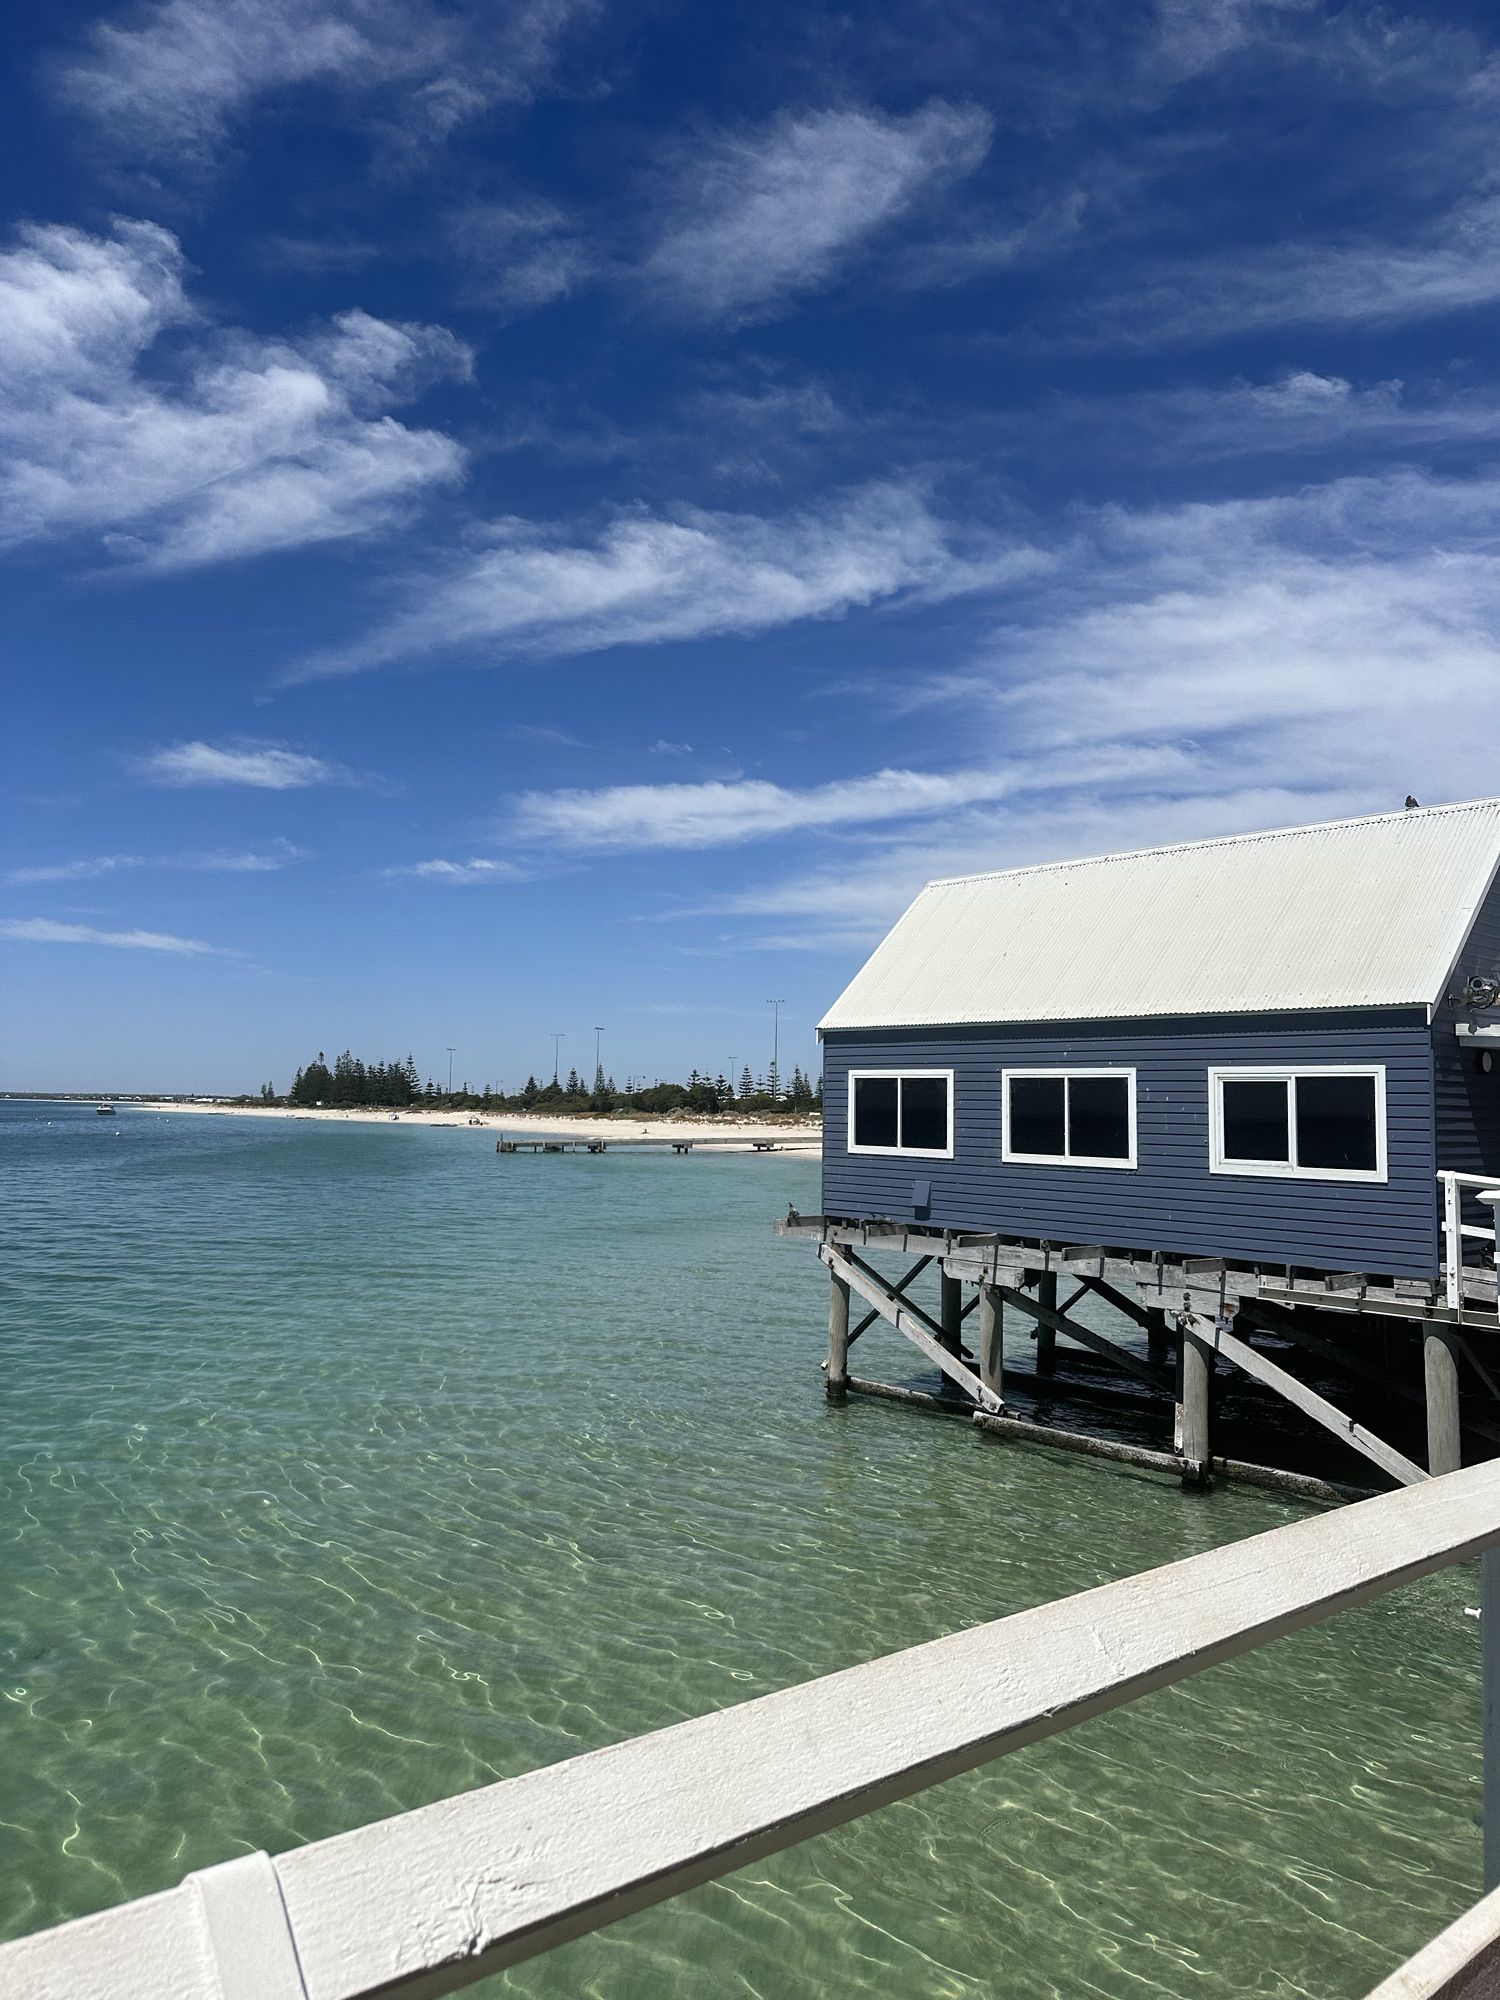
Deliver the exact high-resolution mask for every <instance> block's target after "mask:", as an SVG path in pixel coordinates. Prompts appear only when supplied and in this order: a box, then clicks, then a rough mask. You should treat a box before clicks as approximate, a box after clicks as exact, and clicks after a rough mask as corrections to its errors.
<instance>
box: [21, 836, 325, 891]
mask: <svg viewBox="0 0 1500 2000" xmlns="http://www.w3.org/2000/svg"><path fill="white" fill-rule="evenodd" d="M305 859H306V849H304V848H301V847H294V846H293V844H292V843H291V841H289V840H273V841H272V842H271V844H270V846H269V847H267V848H262V849H258V850H257V849H254V848H246V849H242V850H235V849H232V848H217V849H213V850H211V851H208V852H205V853H202V854H157V855H148V854H90V855H85V856H83V857H82V858H81V859H79V860H76V861H50V862H42V863H39V864H38V865H36V866H34V867H30V868H11V869H8V870H7V871H6V874H5V877H4V879H5V880H6V881H7V882H13V883H15V884H16V885H17V886H18V887H24V886H27V885H29V884H34V883H40V882H87V881H92V880H95V879H96V878H97V877H99V876H101V875H112V874H114V873H115V871H116V870H117V869H121V868H180V869H185V870H187V871H188V872H189V873H191V874H195V875H221V874H222V875H269V874H273V873H274V872H275V871H276V870H277V869H279V868H286V867H289V866H290V864H291V863H292V862H294V861H302V860H305Z"/></svg>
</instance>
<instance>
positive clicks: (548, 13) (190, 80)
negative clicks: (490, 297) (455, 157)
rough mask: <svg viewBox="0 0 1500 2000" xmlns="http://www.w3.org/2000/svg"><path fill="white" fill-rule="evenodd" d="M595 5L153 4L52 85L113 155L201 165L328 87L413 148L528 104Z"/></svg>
mask: <svg viewBox="0 0 1500 2000" xmlns="http://www.w3.org/2000/svg"><path fill="white" fill-rule="evenodd" d="M596 11H597V8H596V5H595V0H515V4H513V5H511V6H508V7H506V8H505V9H503V10H497V9H494V8H488V7H483V6H480V5H477V4H471V5H463V4H460V5H456V6H437V5H433V4H430V0H155V4H148V5H144V6H138V7H137V8H136V9H135V11H134V14H133V17H131V18H127V19H125V20H123V21H120V20H114V21H109V20H106V21H101V22H99V23H98V24H97V25H96V26H95V27H94V29H93V31H92V33H91V35H90V37H89V40H88V45H87V48H86V50H85V52H84V53H83V54H81V55H80V56H79V57H77V58H76V59H75V60H74V61H73V62H71V63H69V64H66V65H64V66H61V67H59V68H58V70H57V71H56V73H55V85H56V88H57V90H58V92H59V94H60V96H61V97H62V98H63V100H64V102H66V103H67V104H68V105H69V106H70V107H72V108H73V109H74V110H76V111H80V112H82V113H84V114H85V115H86V116H88V117H90V118H91V119H93V120H94V121H95V122H96V123H97V124H98V126H99V127H100V128H101V129H102V130H103V131H104V133H105V134H106V135H107V136H108V137H109V138H110V139H111V140H112V141H113V142H115V143H116V144H118V145H120V146H122V147H128V148H130V150H131V151H132V152H133V153H134V154H135V155H136V156H140V155H142V154H144V155H145V156H147V157H150V158H162V157H168V156H175V157H177V158H184V157H185V158H188V159H195V160H199V161H205V160H208V159H211V158H212V157H213V155H214V154H215V153H216V152H217V151H218V149H219V147H220V146H221V145H222V143H223V141H224V138H225V135H226V132H227V130H228V128H229V126H230V124H231V123H232V121H233V120H234V119H235V118H236V117H238V116H241V115H243V113H244V112H245V111H246V110H248V109H249V107H250V106H251V105H252V104H254V103H255V102H256V101H257V100H258V99H260V98H263V97H265V96H266V95H268V94H269V93H271V92H273V91H286V90H288V89H295V88H297V87H299V86H307V85H311V84H321V85H324V86H328V85H332V86H335V87H336V88H338V89H340V90H341V91H342V92H343V93H344V94H345V97H346V99H351V98H352V99H365V100H369V99H371V98H374V99H375V100H376V105H377V107H378V111H379V113H381V114H383V115H384V117H385V118H387V119H389V120H390V121H393V122H394V123H395V124H396V125H397V126H398V127H399V128H400V129H401V130H402V131H404V133H405V134H406V135H407V137H408V138H409V139H410V140H412V141H417V142H420V141H422V140H430V139H435V138H441V137H443V136H445V135H446V134H447V133H448V132H450V131H452V130H453V128H454V127H455V126H457V125H459V124H461V123H462V122H464V121H465V120H466V119H469V118H472V117H474V116H476V115H477V114H478V113H479V112H481V111H483V110H485V109H486V108H487V107H488V106H489V105H492V104H497V103H504V102H507V101H509V102H517V101H522V100H525V99H527V98H529V97H531V96H532V95H533V94H534V93H535V91H536V90H537V89H538V88H539V87H540V86H541V85H542V83H543V82H544V80H545V78H546V76H547V73H548V71H549V70H550V69H551V67H552V65H553V63H554V61H555V59H556V56H557V52H558V46H559V43H560V41H561V39H562V37H563V35H564V33H565V32H566V30H567V29H568V28H569V26H570V25H572V23H574V22H575V21H577V20H579V19H587V18H588V17H590V16H591V15H592V14H594V13H595V12H596Z"/></svg>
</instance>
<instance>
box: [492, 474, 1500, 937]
mask: <svg viewBox="0 0 1500 2000" xmlns="http://www.w3.org/2000/svg"><path fill="white" fill-rule="evenodd" d="M1497 519H1500V480H1497V479H1496V478H1494V477H1492V476H1488V475H1486V476H1483V477H1478V478H1473V479H1438V478H1434V477H1432V476H1429V475H1424V474H1420V473H1416V472H1410V471H1402V472H1398V473H1390V474H1385V475H1381V476H1375V477H1370V476H1365V477H1350V478H1345V479H1341V480H1336V481H1333V482H1331V483H1329V484H1327V485H1325V486H1322V487H1309V488H1304V489H1302V490H1300V491H1298V492H1296V493H1291V494H1282V495H1276V496H1272V497H1270V498H1266V499H1256V500H1233V501H1225V502H1216V503H1195V504H1192V505H1182V506H1176V507H1160V508H1145V509H1127V508H1122V507H1106V508H1099V509H1095V510H1093V511H1092V512H1091V513H1090V514H1088V515H1075V516H1074V517H1073V519H1072V521H1071V523H1070V527H1071V531H1072V536H1071V539H1070V542H1069V544H1068V546H1067V547H1066V549H1064V550H1061V551H1060V552H1059V559H1058V561H1057V563H1056V565H1055V566H1054V567H1052V568H1050V569H1047V570H1039V571H1037V572H1034V573H1033V574H1031V575H1030V576H1029V577H1028V578H1027V579H1025V580H1024V581H1023V582H1022V583H1021V584H1020V585H1018V586H1017V588H1016V589H1015V591H1014V592H1013V593H1012V595H1011V598H1010V601H1009V604H1008V607H1007V608H1008V615H1007V617H1006V619H1005V622H1004V623H1003V624H996V625H995V626H994V627H993V629H992V632H991V635H990V637H989V638H988V639H987V640H985V641H982V642H981V643H980V644H979V645H978V646H976V647H975V648H974V649H973V650H972V651H971V653H970V655H969V657H968V658H966V659H965V660H964V661H963V663H962V667H961V670H960V671H957V672H952V671H949V672H945V673H942V674H934V675H933V676H932V677H931V680H930V681H929V682H928V683H927V684H926V685H925V686H924V685H923V684H922V683H921V681H920V679H917V680H914V681H913V682H912V683H911V684H910V685H908V686H905V687H903V688H902V689H901V690H899V691H896V692H895V693H892V692H891V691H889V690H885V691H884V693H885V696H886V697H887V698H888V699H889V700H890V702H891V705H892V708H893V711H895V710H899V711H900V712H902V713H904V714H905V715H907V716H908V717H909V718H912V717H915V716H917V715H918V714H919V713H920V711H921V707H922V704H923V703H926V704H927V705H928V707H929V711H930V720H929V723H928V724H927V725H923V726H922V727H921V731H920V734H921V737H922V739H923V740H925V741H926V742H927V744H928V745H929V746H930V748H931V750H932V751H934V752H936V751H937V750H938V747H939V746H940V745H942V744H943V743H944V741H945V739H949V740H951V731H950V730H949V728H948V727H947V724H946V721H945V715H946V714H947V713H952V714H955V715H957V716H960V717H961V722H962V728H963V731H964V736H965V739H966V740H974V739H975V738H976V737H977V738H978V739H979V740H981V741H983V742H984V743H985V745H986V746H987V755H986V756H985V758H984V760H983V761H982V762H979V761H976V762H975V763H973V764H972V765H970V766H969V767H967V768H964V769H960V770H953V769H946V770H943V769H938V770H930V769H929V770H924V769H921V768H919V767H918V766H917V760H916V754H915V742H914V748H913V754H912V758H911V762H909V763H908V764H907V765H906V766H905V767H904V768H902V769H899V770H889V771H883V772H876V773H860V774H855V775H852V776H848V777H842V778H836V779H833V780H830V781H827V782H824V783H820V784H816V785H812V786H806V787H797V786H792V785H778V784H773V783H769V782H767V781H765V780H761V779H745V780H730V781H725V782H722V783H717V784H702V785H672V784H663V785H645V786H609V787H601V788H596V789H592V790H583V789H579V788H567V789H563V790H558V791H552V792H533V793H530V794H527V795H524V796H523V797H522V798H521V799H520V800H519V801H517V802H516V806H515V809H514V812H513V815H512V818H511V819H510V821H509V822H508V824H507V826H506V827H505V829H504V836H505V838H506V840H507V841H508V842H513V843H514V844H515V845H516V847H517V849H518V850H519V851H524V850H525V849H526V848H527V847H532V846H534V847H536V848H538V849H548V850H553V851H556V850H561V851H563V852H566V853H569V854H578V855H582V854H587V853H595V854H599V855H601V856H604V855H608V854H610V853H614V852H624V851H629V850H638V851H655V852H661V853H665V852H667V851H671V850H679V851H689V850H695V849H696V850H711V849H715V848H726V847H732V846H737V845H742V844H744V843H747V842H750V841H764V842H766V843H771V842H774V841H776V840H777V839H785V840H787V841H788V842H789V844H791V843H794V844H795V852H796V854H797V856H798V861H797V865H796V866H795V867H794V868H793V869H792V870H790V871H789V872H787V873H786V874H784V875H781V876H777V875H775V874H774V873H773V874H771V875H769V876H768V877H767V878H765V879H763V880H761V881H759V882H752V883H750V884H745V885H742V886H734V885H733V884H732V882H731V883H729V884H726V886H725V887H724V888H723V889H722V890H721V891H720V892H719V893H718V894H717V895H716V896H714V897H712V898H710V899H709V900H708V901H707V902H706V903H705V902H704V901H703V900H701V899H700V898H697V897H691V898H689V899H688V900H687V901H685V902H684V903H683V904H682V905H681V906H680V908H679V912H678V913H679V914H691V915H693V916H694V917H695V918H696V919H701V918H702V917H703V916H705V915H706V914H713V915H717V916H719V917H721V918H724V919H726V920H728V921H730V922H732V923H733V924H734V925H735V926H736V927H737V928H736V931H735V936H736V937H737V938H738V939H739V940H740V941H741V942H749V943H753V944H760V945H764V946H765V947H766V948H775V949H786V948H788V947H790V946H791V945H794V944H795V945H800V946H803V947H805V948H808V949H825V948H828V947H830V946H839V947H841V948H843V947H849V946H852V945H858V944H862V943H864V942H866V941H868V940H870V939H872V938H874V937H875V936H878V935H879V934H880V933H881V931H882V930H883V929H884V928H885V927H886V926H887V925H888V924H889V923H890V922H891V921H892V920H893V919H894V917H895V916H896V915H897V914H899V911H900V909H901V908H902V907H903V906H904V904H905V903H906V901H907V900H909V898H910V896H911V895H912V894H913V893H914V892H915V890H916V889H917V888H918V887H920V885H921V884H922V883H923V882H924V881H927V880H929V879H931V878H932V877H934V876H939V875H949V874H961V873H965V872H970V871H973V870H978V869H984V868H993V867H1012V866H1017V865H1020V864H1021V863H1024V862H1028V861H1034V860H1040V859H1046V858H1052V857H1056V856H1059V855H1067V854H1081V853H1098V852H1104V851H1109V850H1111V849H1116V848H1121V847H1130V846H1142V845H1150V844H1154V843H1157V842H1160V841H1163V840H1171V839H1192V838H1197V837H1200V836H1204V835H1211V834H1217V833H1226V832H1231V831H1235V830H1242V829H1244V828H1247V827H1255V826H1272V825H1288V824H1296V823H1299V822H1303V821H1306V820H1309V819H1318V818H1337V817H1340V816H1342V815H1346V814H1350V813H1358V812H1364V811H1370V810H1375V809H1390V808H1393V807H1396V806H1399V805H1400V803H1401V801H1402V800H1403V799H1404V798H1405V796H1406V794H1407V793H1408V792H1415V793H1416V795H1417V796H1418V797H1419V798H1421V799H1423V800H1424V801H1425V802H1427V803H1434V802H1437V801H1439V800H1442V799H1446V798H1454V797H1460V798H1461V797H1473V796H1482V795H1485V794H1489V793H1493V792H1494V791H1495V790H1496V779H1495V771H1494V757H1493V749H1492V745H1491V742H1490V738H1489V734H1488V732H1487V731H1486V730H1485V729H1483V728H1482V727H1477V726H1476V718H1479V717H1482V716H1485V715H1488V714H1489V713H1490V712H1491V711H1492V710H1493V708H1494V705H1495V703H1496V701H1497V699H1500V537H1497V535H1496V531H1495V522H1496V520H1497ZM882 695H883V691H882V689H881V687H880V686H879V685H878V684H876V683H872V684H871V685H870V687H868V688H867V689H865V690H863V698H865V699H867V700H868V701H871V702H878V701H880V700H881V699H882ZM910 733H911V734H912V736H913V737H914V739H915V738H916V737H917V736H918V725H916V724H915V723H913V724H912V725H911V729H910ZM934 762H936V756H934ZM762 919H766V920H770V923H771V925H772V926H773V927H772V928H770V929H767V930H764V931H757V930H756V929H755V926H756V925H757V922H758V920H762ZM745 926H750V929H749V930H746V929H745V928H744V927H745Z"/></svg>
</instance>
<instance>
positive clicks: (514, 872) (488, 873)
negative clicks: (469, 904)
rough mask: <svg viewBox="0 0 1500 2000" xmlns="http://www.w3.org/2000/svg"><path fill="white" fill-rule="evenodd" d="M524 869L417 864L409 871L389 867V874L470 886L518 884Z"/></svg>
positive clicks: (484, 863)
mask: <svg viewBox="0 0 1500 2000" xmlns="http://www.w3.org/2000/svg"><path fill="white" fill-rule="evenodd" d="M525 872H526V871H525V870H524V869H522V868H518V867H517V866H516V864H515V862H513V861H491V860H486V859H484V858H483V857H476V858H475V859H474V860H472V861H416V862H413V863H412V864H411V866H410V867H407V868H388V869H387V870H386V873H387V874H388V875H412V876H416V877H417V878H418V879H419V880H421V881H424V882H449V883H452V884H454V885H455V886H458V885H464V886H468V887H471V886H472V885H473V884H475V883H476V882H519V881H522V880H524V878H525Z"/></svg>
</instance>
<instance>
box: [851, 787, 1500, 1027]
mask: <svg viewBox="0 0 1500 2000" xmlns="http://www.w3.org/2000/svg"><path fill="white" fill-rule="evenodd" d="M1497 862H1500V799H1482V800H1477V801H1474V802H1472V803H1469V804H1465V805H1455V806H1435V807H1430V808H1426V809H1420V810H1417V811H1412V812H1401V813H1383V814H1379V815H1376V816H1374V817H1372V818H1367V819H1358V820H1341V821H1336V822H1333V823H1330V824H1327V825H1323V826H1312V827H1293V828H1288V829H1285V830H1283V831H1279V832H1273V833H1258V834H1245V835H1237V836H1235V837H1233V838H1231V839H1227V840H1210V841H1198V842H1195V843H1193V844H1191V845H1188V846H1179V847H1164V848H1153V849H1149V850H1147V851H1145V852H1142V853H1136V854H1116V855H1104V856H1100V857H1097V858H1094V859H1091V860H1085V861H1066V862H1056V863H1049V864H1047V865H1046V866H1044V867H1039V868H1020V869H1013V870H1010V871H1008V872H1006V873H1003V874H992V875H974V876H965V877H962V878H960V879H957V880H953V881H944V882H931V883H929V884H928V885H927V887H926V888H925V889H924V890H923V891H922V892H921V894H920V895H919V896H918V897H917V899H916V901H915V902H914V903H913V904H912V905H911V907H910V909H908V910H907V912H906V913H905V915H904V916H903V917H902V918H901V920H900V921H899V922H898V923H897V925H896V926H895V928H894V930H892V931H891V933H890V934H889V936H888V937H886V938H885V940H884V941H883V942H882V943H881V944H880V945H879V946H877V948H876V949H875V951H874V952H873V953H872V954H871V956H870V958H869V960H868V961H867V963H866V964H865V965H864V966H863V967H862V968H861V970H860V971H859V972H858V973H856V975H855V977H854V978H853V980H852V981H851V982H850V984H849V985H848V987H847V988H846V989H845V991H844V992H843V994H841V995H840V997H839V999H838V1000H837V1001H835V1003H834V1005H833V1007H832V1008H831V1009H830V1010H829V1012H828V1014H827V1015H826V1016H825V1017H824V1020H823V1022H822V1024H821V1025H822V1027H823V1029H825V1030H830V1031H831V1030H836V1029H844V1030H854V1029H864V1028H890V1027H918V1028H920V1027H935V1026H959V1025H966V1024H975V1025H980V1024H985V1023H997V1022H1007V1023H1017V1022H1025V1023H1031V1022H1059V1023H1061V1022H1067V1021H1083V1020H1093V1021H1101V1020H1116V1021H1123V1020H1149V1019H1153V1018H1163V1017H1168V1016H1185V1015H1193V1014H1216V1015H1217V1014H1262V1013H1271V1012H1285V1013H1303V1012H1307V1011H1311V1010H1328V1011H1340V1010H1348V1009H1352V1008H1370V1007H1410V1006H1423V1007H1427V1006H1430V1005H1432V1004H1433V1003H1434V1002H1436V1001H1437V1000H1438V999H1440V997H1441V995H1442V993H1443V991H1444V988H1445V984H1446V980H1447V977H1448V973H1449V969H1450V967H1451V966H1452V965H1453V963H1454V960H1455V959H1456V958H1457V957H1458V955H1459V953H1460V950H1461V948H1462V946H1463V942H1464V939H1465V936H1466V935H1467V934H1468V932H1469V930H1470V926H1471V924H1472V922H1473V919H1474V916H1475V912H1476V910H1478V908H1479V907H1480V905H1481V903H1482V902H1483V900H1484V898H1485V895H1486V892H1487V891H1488V889H1489V888H1490V885H1491V883H1492V881H1493V880H1494V878H1495V871H1496V865H1497Z"/></svg>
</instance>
